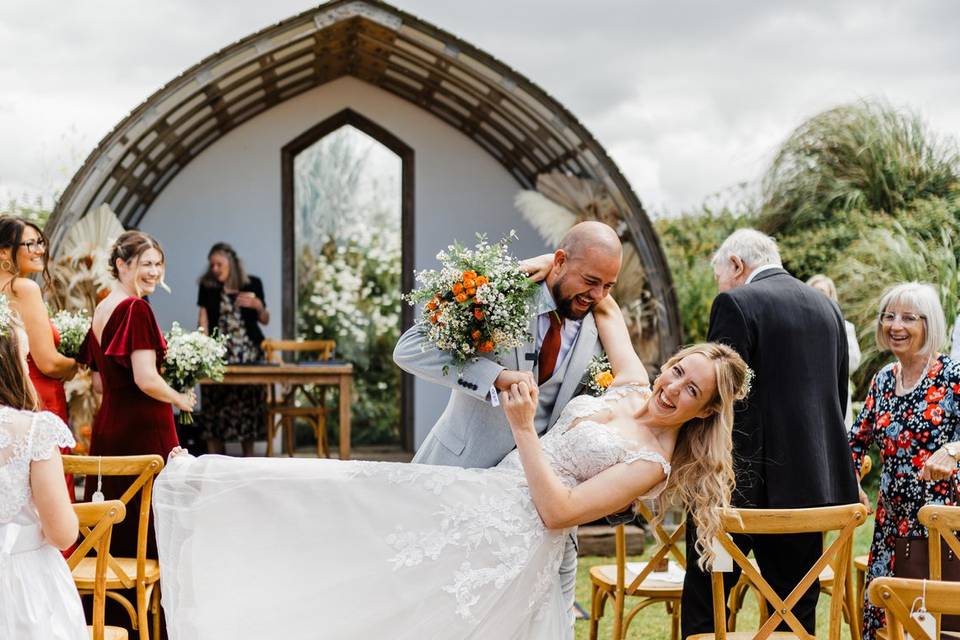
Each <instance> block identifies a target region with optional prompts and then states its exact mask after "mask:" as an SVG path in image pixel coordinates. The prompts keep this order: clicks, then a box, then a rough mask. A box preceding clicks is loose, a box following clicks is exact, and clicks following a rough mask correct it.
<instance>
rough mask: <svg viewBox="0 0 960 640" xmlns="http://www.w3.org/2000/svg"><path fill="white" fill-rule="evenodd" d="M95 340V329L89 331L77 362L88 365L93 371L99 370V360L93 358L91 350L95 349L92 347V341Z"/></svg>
mask: <svg viewBox="0 0 960 640" xmlns="http://www.w3.org/2000/svg"><path fill="white" fill-rule="evenodd" d="M95 339H96V338H95V336H94V335H93V329H87V335H86V337H85V338H84V339H83V342H82V343H81V344H80V351H79V352H78V353H77V362H79V363H80V364H84V365H87V366H88V367H89V368H90V370H91V371H96V370H97V360H96V358H94V357H93V351H92V350H91V349H92V348H93V347H91V346H90V341H91V340H95Z"/></svg>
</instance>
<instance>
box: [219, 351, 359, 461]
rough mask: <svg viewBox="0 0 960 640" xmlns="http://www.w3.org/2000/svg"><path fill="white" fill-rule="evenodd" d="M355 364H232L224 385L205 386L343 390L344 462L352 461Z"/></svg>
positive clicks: (228, 366)
mask: <svg viewBox="0 0 960 640" xmlns="http://www.w3.org/2000/svg"><path fill="white" fill-rule="evenodd" d="M352 380H353V365H352V364H342V363H338V364H319V363H318V364H296V363H291V364H251V365H246V364H232V365H227V370H226V373H225V374H224V376H223V381H222V382H214V381H212V380H204V381H203V382H202V384H258V385H271V384H296V385H305V384H317V385H325V386H329V387H338V388H339V389H340V459H341V460H349V459H350V383H351V382H352Z"/></svg>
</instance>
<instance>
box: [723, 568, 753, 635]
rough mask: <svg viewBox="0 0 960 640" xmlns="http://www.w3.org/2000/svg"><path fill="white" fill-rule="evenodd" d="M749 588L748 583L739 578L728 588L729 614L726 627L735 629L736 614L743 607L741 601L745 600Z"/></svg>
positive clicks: (731, 629)
mask: <svg viewBox="0 0 960 640" xmlns="http://www.w3.org/2000/svg"><path fill="white" fill-rule="evenodd" d="M749 589H750V586H749V584H748V583H747V582H746V581H745V580H744V579H743V578H741V579H740V580H738V581H737V584H735V585H733V589H731V590H730V600H729V602H730V616H729V617H728V618H727V629H729V630H730V631H736V630H737V615H738V614H739V613H740V609H742V608H743V601H744V600H746V598H747V591H748V590H749Z"/></svg>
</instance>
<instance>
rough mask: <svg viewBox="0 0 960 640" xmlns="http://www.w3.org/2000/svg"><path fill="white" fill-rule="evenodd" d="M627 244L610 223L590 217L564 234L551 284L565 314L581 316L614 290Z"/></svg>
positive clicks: (552, 272)
mask: <svg viewBox="0 0 960 640" xmlns="http://www.w3.org/2000/svg"><path fill="white" fill-rule="evenodd" d="M622 257H623V246H622V245H621V244H620V238H619V237H617V233H616V231H614V230H613V229H611V228H610V227H609V226H608V225H606V224H603V223H602V222H596V221H594V220H588V221H585V222H581V223H579V224H576V225H574V226H573V227H572V228H571V229H570V231H568V232H567V233H566V235H565V236H563V240H561V241H560V246H559V247H558V248H557V251H556V252H555V253H554V255H553V270H552V271H551V272H550V275H549V276H548V277H547V286H548V287H550V292H551V293H552V294H553V299H554V301H556V303H557V310H558V311H559V312H560V314H561V315H563V316H565V317H567V318H572V319H575V320H579V319H580V318H582V317H583V316H585V315H587V313H589V312H590V311H591V310H592V309H593V305H595V304H597V303H598V302H600V300H602V299H603V298H604V297H606V295H607V294H608V293H609V292H610V288H611V287H613V285H614V284H615V283H616V281H617V275H618V274H619V273H620V261H621V259H622Z"/></svg>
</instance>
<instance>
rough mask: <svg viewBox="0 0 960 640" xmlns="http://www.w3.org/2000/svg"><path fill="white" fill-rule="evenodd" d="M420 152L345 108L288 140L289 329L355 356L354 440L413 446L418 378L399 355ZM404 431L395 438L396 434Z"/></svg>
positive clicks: (284, 160)
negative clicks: (394, 354)
mask: <svg viewBox="0 0 960 640" xmlns="http://www.w3.org/2000/svg"><path fill="white" fill-rule="evenodd" d="M413 162H414V152H413V149H412V148H411V147H409V146H408V145H407V144H405V143H404V142H403V141H402V140H400V139H399V138H397V137H396V136H395V135H393V134H392V133H390V132H389V131H387V130H386V129H384V128H383V127H381V126H380V125H378V124H376V123H375V122H373V121H371V120H370V119H368V118H366V117H364V116H362V115H360V114H359V113H357V112H355V111H353V110H351V109H345V110H343V111H341V112H339V113H337V114H336V115H334V116H332V117H330V118H328V119H326V120H324V121H323V122H321V123H320V124H318V125H316V126H314V127H311V128H310V129H309V130H307V131H305V132H304V133H302V134H301V135H299V136H297V137H296V138H295V139H294V140H292V141H291V142H289V143H288V144H286V145H284V147H283V149H282V152H281V165H282V173H281V175H282V198H283V201H282V218H283V333H284V337H288V338H298V337H299V338H329V339H334V340H337V351H338V354H339V357H343V358H345V359H348V360H350V361H351V362H353V363H354V366H355V370H356V375H355V388H356V399H355V401H354V416H355V418H354V431H353V433H354V434H355V435H354V441H356V442H361V443H362V442H363V441H364V438H371V439H373V440H377V441H381V442H383V441H390V440H393V441H395V442H399V443H400V444H402V446H403V447H404V448H406V449H411V448H412V447H413V426H412V425H413V383H412V382H413V381H412V377H411V376H409V375H408V374H401V373H400V372H398V371H397V369H396V367H395V366H393V363H392V361H391V360H390V353H391V351H392V345H393V344H394V343H395V342H396V338H397V336H398V335H399V333H400V332H401V331H402V330H404V329H406V328H407V327H409V326H410V325H411V323H412V320H413V315H412V310H411V309H410V308H409V306H408V305H406V304H403V303H402V302H401V300H400V298H399V294H400V292H401V291H409V290H410V289H411V288H412V286H413V264H414V263H413V252H414V249H413V217H414V210H413V166H414V165H413ZM391 433H395V439H394V438H393V437H391Z"/></svg>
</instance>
